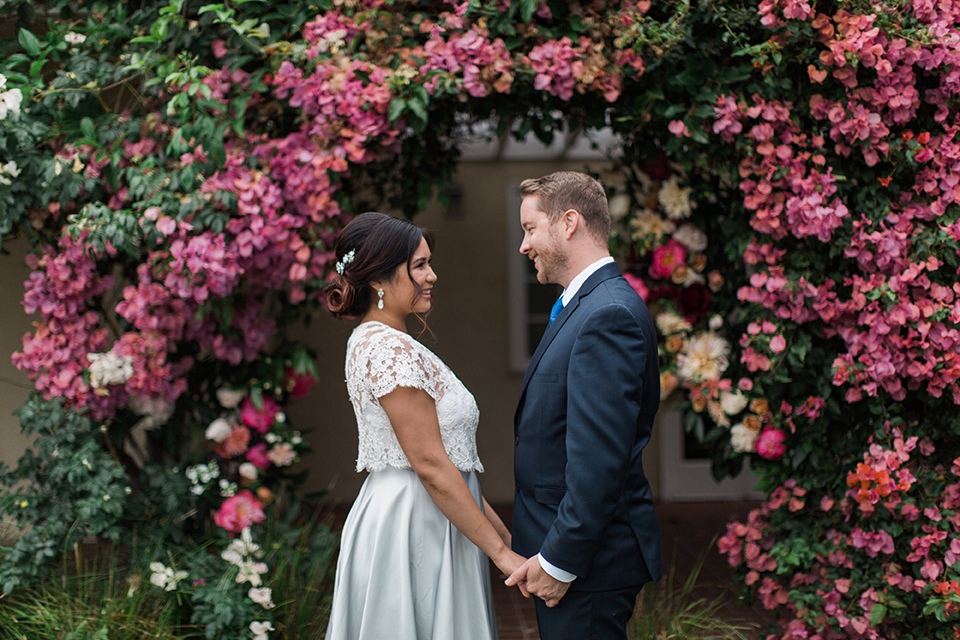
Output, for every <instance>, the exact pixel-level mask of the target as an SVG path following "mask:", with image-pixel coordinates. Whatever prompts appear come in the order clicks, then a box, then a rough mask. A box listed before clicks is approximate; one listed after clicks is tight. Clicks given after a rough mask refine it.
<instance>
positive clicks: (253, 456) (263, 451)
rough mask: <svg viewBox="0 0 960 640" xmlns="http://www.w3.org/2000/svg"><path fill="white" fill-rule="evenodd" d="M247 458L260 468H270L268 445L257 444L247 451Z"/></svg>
mask: <svg viewBox="0 0 960 640" xmlns="http://www.w3.org/2000/svg"><path fill="white" fill-rule="evenodd" d="M247 460H249V461H250V462H251V463H253V465H254V466H255V467H257V468H258V469H268V468H269V467H270V458H269V457H267V445H265V444H263V443H262V442H261V443H260V444H255V445H253V446H252V447H250V450H249V451H247Z"/></svg>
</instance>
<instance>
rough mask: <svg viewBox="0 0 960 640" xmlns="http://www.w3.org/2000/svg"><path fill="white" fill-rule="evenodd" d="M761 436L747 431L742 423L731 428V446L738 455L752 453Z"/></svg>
mask: <svg viewBox="0 0 960 640" xmlns="http://www.w3.org/2000/svg"><path fill="white" fill-rule="evenodd" d="M758 435H759V434H758V433H756V432H754V431H751V430H750V429H747V428H746V427H745V426H744V425H743V423H742V422H738V423H737V424H735V425H733V426H732V427H731V428H730V446H731V447H733V450H734V451H736V452H737V453H750V452H751V451H753V447H754V444H755V443H756V442H757V436H758Z"/></svg>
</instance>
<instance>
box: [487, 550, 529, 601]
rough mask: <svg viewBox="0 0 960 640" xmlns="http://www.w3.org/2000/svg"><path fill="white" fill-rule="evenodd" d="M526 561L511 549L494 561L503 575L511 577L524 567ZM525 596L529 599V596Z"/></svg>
mask: <svg viewBox="0 0 960 640" xmlns="http://www.w3.org/2000/svg"><path fill="white" fill-rule="evenodd" d="M525 560H526V558H524V557H523V556H521V555H520V554H518V553H515V552H514V551H511V550H510V547H507V548H506V549H505V550H504V551H503V553H501V554H500V555H499V556H498V557H496V558H494V559H493V563H494V564H495V565H497V568H498V569H500V571H501V572H502V573H503V575H505V576H509V575H511V574H513V573H514V572H515V571H517V570H518V569H519V568H520V567H521V566H523V563H524V561H525ZM524 595H525V596H527V597H529V595H527V594H524Z"/></svg>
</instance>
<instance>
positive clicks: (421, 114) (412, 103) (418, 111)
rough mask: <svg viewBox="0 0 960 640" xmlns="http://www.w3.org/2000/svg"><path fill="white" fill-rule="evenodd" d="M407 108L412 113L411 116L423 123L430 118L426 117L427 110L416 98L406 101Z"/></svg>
mask: <svg viewBox="0 0 960 640" xmlns="http://www.w3.org/2000/svg"><path fill="white" fill-rule="evenodd" d="M407 106H408V107H410V111H412V112H413V115H415V116H417V117H418V118H420V120H422V121H423V122H427V121H428V120H429V119H430V117H429V116H428V115H427V108H426V107H425V106H424V105H423V102H421V101H420V99H418V98H411V99H410V100H408V101H407Z"/></svg>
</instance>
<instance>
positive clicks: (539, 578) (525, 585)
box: [505, 556, 570, 607]
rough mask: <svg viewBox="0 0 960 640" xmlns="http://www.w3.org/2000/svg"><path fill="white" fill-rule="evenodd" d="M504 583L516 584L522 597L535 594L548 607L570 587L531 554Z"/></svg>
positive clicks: (555, 604)
mask: <svg viewBox="0 0 960 640" xmlns="http://www.w3.org/2000/svg"><path fill="white" fill-rule="evenodd" d="M505 584H506V585H507V586H508V587H512V586H514V585H516V586H517V587H519V588H520V591H521V592H522V593H523V595H524V597H527V598H529V597H530V594H531V593H532V594H533V595H535V596H537V597H538V598H540V599H541V600H543V603H544V604H545V605H547V606H548V607H555V606H557V604H558V603H559V602H560V599H561V598H563V596H564V595H566V593H567V589H569V588H570V583H569V582H561V581H559V580H557V579H556V578H554V577H553V576H551V575H550V574H549V573H547V572H546V571H544V570H543V567H542V566H540V560H539V559H537V556H532V557H530V558H528V559H527V561H526V562H524V563H523V565H521V567H520V568H519V569H517V570H516V571H514V572H513V573H512V574H510V577H509V578H507V579H506V582H505Z"/></svg>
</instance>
